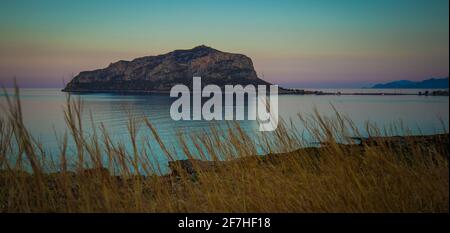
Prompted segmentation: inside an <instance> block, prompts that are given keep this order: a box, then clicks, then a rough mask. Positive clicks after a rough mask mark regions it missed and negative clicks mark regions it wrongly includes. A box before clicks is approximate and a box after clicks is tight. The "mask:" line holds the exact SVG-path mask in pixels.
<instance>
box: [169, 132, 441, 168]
mask: <svg viewBox="0 0 450 233" xmlns="http://www.w3.org/2000/svg"><path fill="white" fill-rule="evenodd" d="M352 139H353V140H354V141H355V144H350V145H343V144H339V148H340V149H342V150H344V151H346V152H348V153H349V154H360V155H361V156H362V155H363V154H364V152H365V150H366V149H367V148H371V149H374V148H375V149H376V148H377V147H378V148H389V150H393V151H398V152H399V154H410V153H413V151H411V148H420V149H421V150H427V148H431V147H433V148H442V149H444V150H445V151H443V153H442V154H445V155H447V156H446V157H447V158H448V156H449V151H448V148H449V134H436V135H429V136H393V137H369V138H352ZM321 145H322V147H312V148H302V149H298V150H296V151H292V152H288V153H280V154H269V155H265V156H263V157H258V158H257V159H260V161H261V162H262V163H270V164H273V163H277V161H280V160H283V159H284V158H286V157H288V156H298V155H305V154H307V155H308V156H312V157H318V156H320V154H321V153H322V152H323V151H324V150H327V149H328V148H327V147H329V146H331V145H329V144H328V143H321ZM400 152H401V153H400ZM415 152H420V151H415ZM245 159H255V157H248V158H240V160H245ZM233 162H242V161H227V162H222V161H200V160H179V161H171V162H169V167H170V169H171V170H172V174H171V175H172V176H173V175H175V176H177V175H178V174H179V173H182V172H186V173H188V174H191V175H195V174H196V172H197V171H199V170H200V171H202V172H205V171H207V172H209V171H214V170H215V169H217V168H218V167H223V166H227V164H230V163H233ZM244 162H245V161H244Z"/></svg>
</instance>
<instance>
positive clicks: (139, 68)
mask: <svg viewBox="0 0 450 233" xmlns="http://www.w3.org/2000/svg"><path fill="white" fill-rule="evenodd" d="M193 76H200V77H202V85H208V84H216V85H219V86H224V85H227V84H229V85H237V84H241V85H248V84H253V85H270V83H268V82H266V81H264V80H262V79H260V78H258V76H257V75H256V71H255V70H254V68H253V63H252V60H251V59H250V58H249V57H247V56H245V55H242V54H234V53H226V52H221V51H219V50H216V49H213V48H210V47H207V46H204V45H202V46H198V47H195V48H193V49H188V50H175V51H172V52H170V53H167V54H163V55H158V56H147V57H141V58H136V59H134V60H132V61H118V62H115V63H112V64H111V65H109V66H108V67H106V68H104V69H98V70H94V71H84V72H81V73H79V74H78V75H77V76H76V77H74V78H73V79H72V80H71V81H70V82H69V83H68V84H67V85H66V87H65V88H64V89H63V91H67V92H102V91H115V92H117V91H118V92H122V91H130V92H169V91H170V89H171V88H172V87H173V86H174V85H176V84H184V85H187V86H191V85H192V77H193Z"/></svg>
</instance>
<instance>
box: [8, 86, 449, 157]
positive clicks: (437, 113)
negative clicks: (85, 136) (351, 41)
mask: <svg viewBox="0 0 450 233" xmlns="http://www.w3.org/2000/svg"><path fill="white" fill-rule="evenodd" d="M324 91H330V90H324ZM333 91H336V90H333ZM339 91H341V92H342V93H346V90H339ZM367 91H369V92H372V91H374V90H370V89H360V90H347V92H367ZM389 91H390V92H394V93H418V92H419V90H389ZM422 91H423V90H422ZM74 96H80V97H81V99H82V100H83V102H84V107H85V108H84V110H85V111H84V114H83V118H84V122H85V127H86V131H87V132H89V131H90V130H91V129H90V125H91V120H90V114H92V119H93V121H94V125H97V126H98V125H100V123H103V124H104V125H105V126H106V128H107V129H108V131H109V133H110V134H111V135H112V136H113V139H114V140H117V141H122V142H124V143H125V144H127V142H128V137H129V135H128V130H127V121H128V119H129V117H130V116H134V117H148V118H149V119H150V120H151V122H152V123H153V124H154V125H155V127H156V128H157V130H158V133H159V134H160V136H161V138H162V140H163V141H164V142H165V143H167V144H168V145H174V148H175V149H177V148H176V146H175V145H176V144H174V143H175V142H176V140H177V138H176V132H177V131H179V130H182V131H185V132H189V133H196V132H198V133H201V132H204V130H206V129H207V128H208V127H209V126H210V122H207V121H173V120H172V119H171V118H170V112H169V109H170V105H171V103H172V101H173V99H170V98H169V96H168V95H160V94H153V95H120V94H106V93H101V94H82V95H74ZM21 100H22V108H23V115H24V118H25V119H24V120H25V124H26V125H27V126H28V128H29V129H30V131H31V133H32V135H34V136H35V137H36V138H38V140H39V141H40V142H41V143H42V144H43V145H44V146H45V148H46V150H47V152H48V153H49V154H57V152H58V147H57V139H56V136H55V134H56V135H58V136H59V137H60V136H61V135H62V134H63V133H64V131H65V130H66V127H65V123H64V117H63V107H64V104H65V100H66V93H62V92H61V91H60V90H59V89H22V90H21ZM0 104H1V105H5V96H4V95H3V94H1V95H0ZM331 105H333V106H334V107H335V108H336V109H337V110H338V111H339V112H340V113H342V114H344V115H346V116H348V117H349V118H351V119H352V120H353V121H354V122H355V123H356V125H357V126H358V127H361V128H362V129H363V128H364V125H365V123H366V122H367V121H370V122H372V123H376V124H377V125H378V126H384V125H388V124H391V123H396V122H400V121H401V122H402V124H403V125H404V126H405V127H407V128H409V129H410V130H411V131H412V133H414V134H433V133H439V132H442V131H443V125H442V122H444V124H445V126H446V128H448V122H449V97H438V96H436V97H434V96H428V97H427V96H403V95H399V96H345V95H342V96H315V95H307V96H301V95H281V96H279V115H280V116H281V117H282V118H283V119H285V120H288V119H293V122H294V123H295V122H297V119H298V118H297V113H301V114H312V113H313V111H314V108H317V110H318V111H319V112H320V113H321V114H323V115H325V116H332V115H334V110H333V109H332V107H331ZM0 116H4V112H3V110H1V112H0ZM242 126H243V128H244V129H245V130H247V132H250V133H252V132H254V133H256V132H257V131H258V124H257V123H256V122H253V121H243V122H242ZM362 132H364V130H362ZM149 133H150V132H149V131H148V130H146V131H142V132H140V134H139V138H142V137H146V136H149V135H146V134H149ZM152 143H156V142H152ZM128 146H129V145H128ZM154 148H157V146H156V145H154ZM155 152H156V153H161V156H158V162H159V163H161V164H167V160H166V158H165V157H164V156H162V151H159V150H157V149H155Z"/></svg>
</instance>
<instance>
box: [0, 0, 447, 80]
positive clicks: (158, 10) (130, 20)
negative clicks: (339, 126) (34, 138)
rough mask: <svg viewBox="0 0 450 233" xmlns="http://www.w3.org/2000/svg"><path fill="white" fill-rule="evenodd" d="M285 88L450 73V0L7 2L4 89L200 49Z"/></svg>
mask: <svg viewBox="0 0 450 233" xmlns="http://www.w3.org/2000/svg"><path fill="white" fill-rule="evenodd" d="M202 44H204V45H208V46H210V47H213V48H215V49H218V50H221V51H226V52H233V53H242V54H245V55H247V56H249V57H251V58H252V60H253V63H254V66H255V69H256V71H257V74H258V76H259V77H260V78H263V79H265V80H267V81H270V82H272V83H275V84H279V85H283V86H286V87H300V88H301V87H304V88H308V87H309V88H312V87H316V88H343V87H350V88H357V87H365V86H369V85H372V84H374V83H380V82H387V81H391V80H401V79H408V80H423V79H426V78H430V77H447V76H448V73H449V1H448V0H428V1H425V0H367V1H366V0H364V1H362V0H340V1H336V0H304V1H302V0H293V1H287V0H286V1H283V0H277V1H275V0H273V1H265V0H247V1H245V0H244V1H243V0H241V1H233V0H231V1H212V0H211V1H182V0H179V1H176V0H165V1H157V0H154V1H152V0H145V1H144V0H142V1H138V0H130V1H119V0H96V1H92V0H77V1H72V0H54V1H50V0H39V1H38V0H2V1H1V3H0V85H5V86H9V85H11V83H12V80H13V79H14V78H15V79H17V81H18V83H19V85H20V86H21V87H62V86H63V85H64V83H67V82H68V81H70V79H71V77H73V76H74V75H77V74H78V73H79V72H81V71H85V70H93V69H98V68H104V67H106V66H108V64H110V63H111V62H115V61H118V60H132V59H134V58H137V57H141V56H147V55H158V54H162V53H167V52H170V51H172V50H175V49H189V48H193V47H195V46H198V45H202Z"/></svg>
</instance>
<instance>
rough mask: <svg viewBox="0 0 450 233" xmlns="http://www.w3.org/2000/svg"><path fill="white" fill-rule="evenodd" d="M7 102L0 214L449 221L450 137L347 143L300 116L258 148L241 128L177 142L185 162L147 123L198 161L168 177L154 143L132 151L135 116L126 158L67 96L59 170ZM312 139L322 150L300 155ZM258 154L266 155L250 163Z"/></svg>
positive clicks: (329, 123)
mask: <svg viewBox="0 0 450 233" xmlns="http://www.w3.org/2000/svg"><path fill="white" fill-rule="evenodd" d="M7 102H8V106H7V107H6V109H4V111H3V110H2V114H1V117H2V118H1V120H0V212H448V211H449V209H448V208H449V191H448V190H449V170H448V148H447V146H448V134H445V135H442V136H440V137H433V138H432V139H430V140H428V139H427V140H425V138H419V139H418V138H413V137H411V138H401V140H397V141H395V140H394V141H393V142H392V141H389V140H387V141H383V139H381V141H380V140H376V143H364V144H361V145H348V143H350V142H352V141H351V140H350V139H349V137H350V136H355V135H356V136H357V135H359V132H358V129H356V127H354V124H353V123H352V122H351V120H349V119H346V118H345V117H343V116H341V115H340V114H338V113H336V116H335V117H334V118H325V117H322V116H320V114H318V113H316V114H315V115H314V116H309V117H304V116H299V118H300V119H301V121H302V122H303V126H302V127H299V129H297V128H296V127H295V126H294V124H291V123H290V122H282V124H281V125H280V127H279V128H278V129H277V131H276V132H275V133H274V134H272V135H270V136H268V135H267V134H263V135H262V136H261V137H260V138H258V139H257V140H256V143H255V142H254V140H249V137H250V136H249V135H247V134H246V132H245V131H244V130H243V129H241V128H240V126H239V124H230V125H229V127H228V129H227V130H225V131H224V130H218V129H216V128H214V127H212V128H211V129H210V132H209V133H208V134H197V135H186V134H183V133H180V134H179V136H178V140H179V142H180V145H181V147H182V149H183V151H184V155H180V154H175V153H174V152H172V151H171V150H170V149H169V146H167V145H164V143H163V141H162V140H161V139H160V138H159V136H158V132H157V131H156V129H155V128H154V127H153V126H152V124H151V122H150V121H149V120H146V121H145V128H144V129H140V130H147V131H149V134H151V135H152V139H149V140H155V141H156V142H158V143H159V146H160V147H161V149H162V151H163V152H164V154H165V156H167V157H168V158H169V160H170V161H175V160H177V158H181V157H185V158H189V159H190V161H191V162H190V163H182V162H172V163H171V168H172V171H173V172H172V174H169V175H164V176H158V175H155V174H158V173H159V171H160V168H159V167H158V166H157V165H155V163H154V162H152V161H154V160H155V158H154V157H155V156H156V155H154V154H153V152H154V149H152V148H151V146H150V143H145V142H143V143H142V144H145V145H146V146H145V147H144V148H140V147H138V146H137V144H138V141H139V140H142V139H139V138H137V136H136V135H137V133H136V132H137V130H138V129H137V124H136V120H135V119H133V118H130V121H129V124H128V130H129V134H130V142H128V143H131V145H133V146H132V147H133V149H132V150H131V151H128V150H126V149H125V147H124V146H123V144H124V143H126V142H121V143H114V142H113V141H112V140H111V139H110V137H109V135H108V132H107V130H106V129H105V128H104V127H100V129H99V130H97V131H95V132H94V134H93V135H91V136H86V135H85V134H84V133H83V121H82V120H81V112H82V102H81V101H79V100H76V101H74V100H71V99H70V98H68V101H67V106H66V109H65V119H66V122H67V127H68V132H69V133H67V134H65V135H64V136H62V137H61V138H60V154H59V157H58V159H56V160H55V159H50V158H49V156H48V155H46V153H45V148H44V146H45V145H41V144H40V143H39V142H37V141H36V140H35V139H34V138H33V137H32V136H31V135H30V133H29V132H28V130H27V128H26V127H25V126H24V123H23V121H22V119H23V118H22V112H21V108H20V99H19V95H18V89H17V93H16V95H15V96H13V97H8V101H7ZM365 130H367V131H368V132H370V134H371V135H373V136H380V135H383V134H386V133H387V134H389V133H391V134H395V133H396V132H398V131H402V132H403V133H405V132H406V133H407V130H406V129H402V128H401V127H390V128H388V129H383V131H381V130H379V128H377V127H375V126H371V125H367V129H365ZM305 132H308V133H309V134H310V135H314V137H315V139H316V141H320V142H324V145H323V146H322V147H320V148H305V147H306V146H307V144H306V140H305V139H304V137H303V135H304V133H305ZM69 140H72V141H73V142H74V144H75V148H76V150H75V152H73V153H72V152H70V153H69V150H68V141H69ZM188 142H193V144H194V147H195V149H192V147H189V146H188V145H187V143H188ZM338 142H340V143H338ZM341 143H343V144H341ZM257 147H261V148H264V149H265V152H266V153H267V154H268V155H266V156H254V155H255V154H256V152H257V149H256V148H257ZM298 148H305V149H298ZM277 153H278V154H277ZM280 153H281V154H280ZM194 159H199V160H205V159H209V160H213V161H219V160H220V161H228V162H199V161H198V160H194ZM138 170H139V172H137V171H138Z"/></svg>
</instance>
